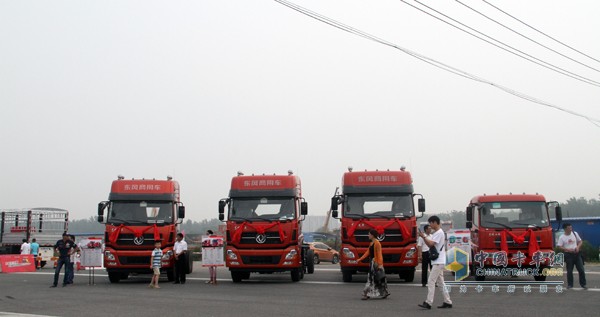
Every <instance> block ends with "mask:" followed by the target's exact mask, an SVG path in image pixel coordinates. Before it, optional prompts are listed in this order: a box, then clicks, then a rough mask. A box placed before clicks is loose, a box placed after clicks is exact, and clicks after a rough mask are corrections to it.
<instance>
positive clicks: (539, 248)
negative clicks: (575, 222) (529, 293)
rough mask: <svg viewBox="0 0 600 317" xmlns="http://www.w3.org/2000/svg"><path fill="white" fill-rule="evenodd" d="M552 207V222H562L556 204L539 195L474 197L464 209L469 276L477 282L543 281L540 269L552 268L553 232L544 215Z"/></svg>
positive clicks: (560, 213) (548, 218) (543, 276)
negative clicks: (508, 278)
mask: <svg viewBox="0 0 600 317" xmlns="http://www.w3.org/2000/svg"><path fill="white" fill-rule="evenodd" d="M549 205H554V206H556V207H555V213H556V219H557V220H558V221H560V220H561V219H562V212H561V208H560V206H559V205H558V203H557V202H546V198H545V197H544V196H543V195H539V194H535V195H527V194H522V195H520V194H519V195H513V194H508V195H499V194H496V195H483V196H475V197H473V198H472V199H471V201H470V202H469V205H468V206H467V209H466V218H467V223H466V225H467V228H469V229H470V231H471V251H472V254H471V265H472V266H471V273H472V274H474V275H475V279H476V280H477V281H483V280H485V278H486V276H496V277H498V276H500V277H502V276H511V275H514V276H524V275H528V276H533V277H534V278H535V280H536V281H544V280H546V275H545V274H542V273H543V271H544V268H548V267H551V266H552V262H553V261H554V253H553V244H554V240H553V231H552V227H551V225H550V217H549V214H548V207H549Z"/></svg>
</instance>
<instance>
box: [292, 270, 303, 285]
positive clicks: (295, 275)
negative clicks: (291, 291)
mask: <svg viewBox="0 0 600 317" xmlns="http://www.w3.org/2000/svg"><path fill="white" fill-rule="evenodd" d="M301 270H302V269H292V273H291V275H292V282H298V281H300V273H301Z"/></svg>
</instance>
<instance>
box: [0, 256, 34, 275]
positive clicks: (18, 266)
mask: <svg viewBox="0 0 600 317" xmlns="http://www.w3.org/2000/svg"><path fill="white" fill-rule="evenodd" d="M0 268H1V270H0V271H1V272H2V273H15V272H35V261H34V260H33V254H27V255H20V254H10V255H0Z"/></svg>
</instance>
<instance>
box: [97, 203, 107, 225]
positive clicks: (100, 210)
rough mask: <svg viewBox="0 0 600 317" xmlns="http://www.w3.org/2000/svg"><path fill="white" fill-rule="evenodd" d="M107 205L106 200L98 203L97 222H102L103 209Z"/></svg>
mask: <svg viewBox="0 0 600 317" xmlns="http://www.w3.org/2000/svg"><path fill="white" fill-rule="evenodd" d="M107 205H108V202H106V201H102V202H99V203H98V222H100V223H102V222H104V209H105V208H106V206H107Z"/></svg>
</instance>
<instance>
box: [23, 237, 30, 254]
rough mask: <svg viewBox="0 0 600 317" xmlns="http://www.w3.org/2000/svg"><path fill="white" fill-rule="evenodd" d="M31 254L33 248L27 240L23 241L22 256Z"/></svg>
mask: <svg viewBox="0 0 600 317" xmlns="http://www.w3.org/2000/svg"><path fill="white" fill-rule="evenodd" d="M27 254H31V246H30V245H29V243H28V242H27V239H23V244H21V255H27Z"/></svg>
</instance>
